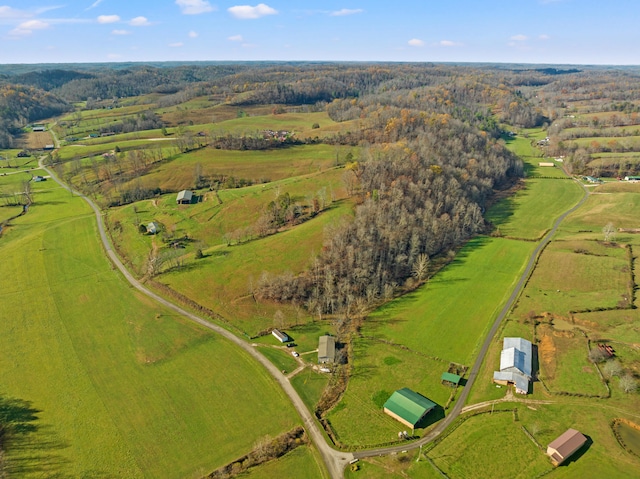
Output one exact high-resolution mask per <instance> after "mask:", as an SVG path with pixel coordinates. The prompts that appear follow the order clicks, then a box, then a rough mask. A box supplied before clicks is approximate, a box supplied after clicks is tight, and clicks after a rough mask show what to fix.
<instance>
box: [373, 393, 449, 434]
mask: <svg viewBox="0 0 640 479" xmlns="http://www.w3.org/2000/svg"><path fill="white" fill-rule="evenodd" d="M434 407H436V403H434V402H433V401H430V400H429V399H427V398H426V397H424V396H422V395H420V394H418V393H417V392H415V391H412V390H411V389H409V388H402V389H398V390H397V391H396V392H394V393H393V394H392V395H391V397H390V398H389V399H387V402H386V403H384V412H385V413H386V414H388V415H389V416H391V417H392V418H394V419H397V420H398V421H400V422H401V423H402V424H404V425H405V426H409V427H410V428H411V429H414V428H415V427H416V424H418V423H419V422H420V420H421V419H422V418H423V417H424V416H425V415H426V414H427V413H428V412H429V411H431V410H432V409H433V408H434Z"/></svg>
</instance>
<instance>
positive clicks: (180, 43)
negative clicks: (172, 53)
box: [169, 42, 184, 48]
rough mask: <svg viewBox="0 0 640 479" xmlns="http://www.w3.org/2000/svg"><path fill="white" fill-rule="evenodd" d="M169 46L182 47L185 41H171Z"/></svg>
mask: <svg viewBox="0 0 640 479" xmlns="http://www.w3.org/2000/svg"><path fill="white" fill-rule="evenodd" d="M169 46H170V47H171V48H180V47H183V46H184V43H182V42H175V43H169Z"/></svg>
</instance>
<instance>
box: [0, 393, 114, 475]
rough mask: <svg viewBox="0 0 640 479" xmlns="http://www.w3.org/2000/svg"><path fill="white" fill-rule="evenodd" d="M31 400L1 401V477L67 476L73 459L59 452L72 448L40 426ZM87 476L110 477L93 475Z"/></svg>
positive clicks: (53, 433)
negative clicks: (70, 461) (65, 472)
mask: <svg viewBox="0 0 640 479" xmlns="http://www.w3.org/2000/svg"><path fill="white" fill-rule="evenodd" d="M40 412H41V411H40V410H38V409H35V408H34V407H33V406H32V404H31V402H30V401H25V400H22V399H14V398H0V426H2V428H0V449H1V450H2V452H3V457H2V458H1V460H0V476H1V477H5V475H6V476H7V477H14V476H15V477H23V476H25V475H27V474H34V475H36V476H38V477H63V476H64V474H62V473H61V469H62V467H63V466H65V465H67V464H69V460H68V459H67V458H65V457H63V456H61V455H59V454H58V453H56V451H60V450H63V449H66V448H67V447H69V445H68V444H66V443H65V442H64V441H62V440H61V439H60V438H59V437H58V435H57V433H56V432H55V431H54V430H53V428H52V427H51V426H48V425H43V424H38V420H39V418H38V413H40ZM84 477H92V478H93V477H95V478H100V477H106V476H105V475H104V474H102V473H99V475H96V474H93V473H90V475H85V476H84Z"/></svg>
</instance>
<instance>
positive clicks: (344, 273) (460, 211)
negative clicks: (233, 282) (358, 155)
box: [256, 118, 522, 317]
mask: <svg viewBox="0 0 640 479" xmlns="http://www.w3.org/2000/svg"><path fill="white" fill-rule="evenodd" d="M443 120H446V121H443ZM411 125H412V127H411V128H410V129H409V130H408V131H407V133H410V134H407V137H408V138H411V139H410V140H409V141H407V140H400V141H397V142H396V143H394V144H393V146H391V145H389V144H386V145H384V146H376V145H373V146H371V147H370V148H369V149H368V150H367V152H366V154H365V156H366V158H364V160H365V161H362V162H360V163H358V164H357V165H352V167H351V169H350V170H348V172H347V174H350V175H353V176H354V177H355V178H356V179H357V183H358V185H357V189H358V192H357V195H358V198H359V202H360V204H359V206H358V207H357V208H356V212H355V217H354V219H353V221H349V222H346V223H344V224H342V225H339V226H337V227H336V228H334V229H333V231H330V232H329V233H328V235H327V238H326V242H325V245H324V247H323V250H322V252H321V253H320V255H319V256H318V257H317V258H315V260H314V264H313V266H312V267H311V269H310V270H309V271H308V272H307V273H305V274H303V275H300V276H293V275H290V274H289V275H284V276H279V277H274V276H272V275H268V274H265V275H263V276H262V277H261V279H260V281H259V284H258V286H257V290H256V295H257V296H259V297H262V298H265V299H270V300H276V301H295V302H298V303H299V304H306V306H307V307H308V308H309V309H310V310H311V311H313V312H315V313H318V314H324V313H330V314H335V313H342V314H344V315H345V316H347V317H349V316H350V315H353V314H357V313H358V312H361V311H363V310H365V309H366V308H368V307H370V306H371V305H372V304H375V303H376V302H377V301H379V300H380V298H389V297H391V296H393V294H394V293H395V291H396V289H397V288H398V287H399V286H403V285H404V284H405V282H406V281H407V280H408V279H409V278H411V277H412V276H413V277H415V278H416V279H417V280H422V279H424V277H425V276H426V274H427V272H428V264H429V258H430V257H432V256H433V255H437V254H441V253H443V252H446V251H448V250H450V249H452V248H455V247H456V246H459V245H460V244H461V243H462V242H463V241H465V240H467V239H468V238H469V237H471V236H472V235H474V234H476V233H478V232H480V231H483V230H484V229H485V222H484V219H483V217H482V209H483V206H484V202H485V200H486V199H487V197H488V196H489V195H490V194H491V192H492V189H493V188H499V187H501V186H504V185H506V184H508V183H509V182H510V181H511V180H512V179H514V178H517V177H518V176H520V175H521V174H522V164H521V162H520V160H518V159H517V158H515V157H514V156H513V155H511V154H510V153H509V152H508V151H507V150H506V149H505V148H504V147H503V146H501V145H500V144H499V143H497V142H495V141H494V140H492V139H491V138H490V137H489V136H488V135H487V134H483V132H480V131H478V130H477V129H475V128H473V127H471V126H470V125H467V124H465V123H463V122H461V121H459V120H456V119H453V118H442V119H441V121H438V122H430V121H427V122H418V121H416V122H412V123H411Z"/></svg>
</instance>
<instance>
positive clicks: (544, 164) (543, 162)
mask: <svg viewBox="0 0 640 479" xmlns="http://www.w3.org/2000/svg"><path fill="white" fill-rule="evenodd" d="M538 166H543V167H547V168H549V167H550V168H555V166H556V165H555V163H551V162H550V161H541V162H540V163H538Z"/></svg>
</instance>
